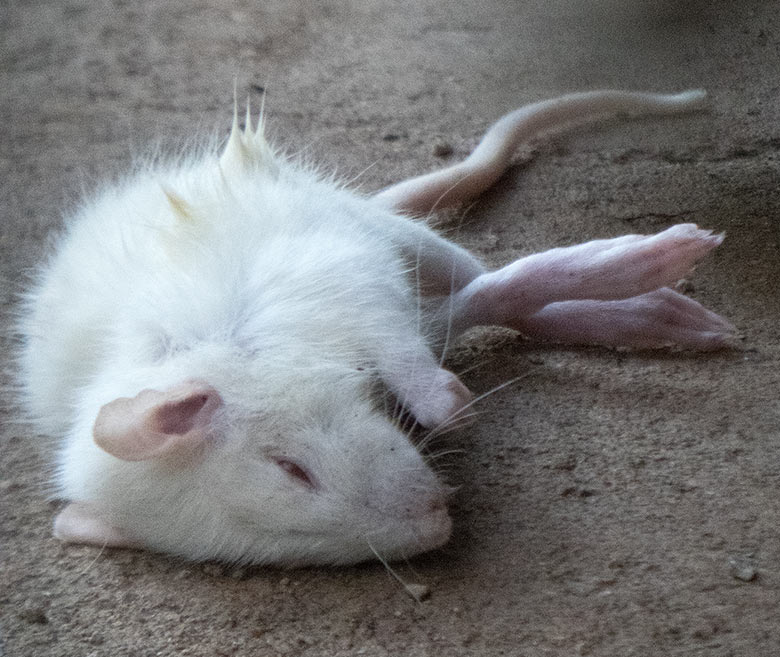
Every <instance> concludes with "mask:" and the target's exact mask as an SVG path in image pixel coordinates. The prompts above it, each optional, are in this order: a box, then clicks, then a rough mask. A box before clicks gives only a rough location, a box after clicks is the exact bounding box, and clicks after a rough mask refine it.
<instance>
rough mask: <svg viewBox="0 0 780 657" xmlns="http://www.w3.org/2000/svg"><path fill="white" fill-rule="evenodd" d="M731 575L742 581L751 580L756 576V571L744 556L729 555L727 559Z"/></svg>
mask: <svg viewBox="0 0 780 657" xmlns="http://www.w3.org/2000/svg"><path fill="white" fill-rule="evenodd" d="M729 570H730V571H731V575H732V576H733V577H735V578H736V579H738V580H740V581H742V582H752V581H753V580H754V579H756V577H758V571H757V570H756V567H755V566H754V565H753V564H752V563H751V561H750V560H749V559H747V558H745V557H731V558H730V559H729Z"/></svg>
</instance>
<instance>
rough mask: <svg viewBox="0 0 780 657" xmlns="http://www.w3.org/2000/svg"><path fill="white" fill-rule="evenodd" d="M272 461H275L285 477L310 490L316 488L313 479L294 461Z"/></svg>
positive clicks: (280, 459) (283, 459)
mask: <svg viewBox="0 0 780 657" xmlns="http://www.w3.org/2000/svg"><path fill="white" fill-rule="evenodd" d="M274 460H275V461H276V465H278V466H279V467H280V468H281V469H282V470H284V471H285V472H286V473H287V475H288V476H289V477H290V478H291V479H293V480H294V481H296V482H297V483H299V484H303V485H305V486H307V487H308V488H311V489H314V488H316V487H317V485H316V484H315V482H314V477H312V476H311V474H310V473H309V472H308V471H307V470H306V468H304V467H303V466H301V465H299V464H298V463H296V462H295V461H291V460H290V459H285V458H276V459H274Z"/></svg>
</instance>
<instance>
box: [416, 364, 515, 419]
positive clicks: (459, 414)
mask: <svg viewBox="0 0 780 657" xmlns="http://www.w3.org/2000/svg"><path fill="white" fill-rule="evenodd" d="M527 376H528V374H521V375H520V376H516V377H515V378H513V379H509V380H508V381H504V383H501V384H499V385H497V386H495V387H494V388H491V389H490V390H488V391H487V392H483V393H482V394H481V395H478V396H477V397H474V399H472V400H471V401H470V402H469V403H468V404H465V405H463V406H462V407H461V408H459V409H458V410H457V411H456V412H455V413H453V414H452V415H450V416H449V417H447V418H445V419H444V420H443V421H442V422H441V423H440V424H439V425H438V426H437V427H435V428H434V429H433V430H432V431H431V434H436V433H437V431H438V430H439V428H440V427H442V426H445V427H446V426H447V425H448V424H450V423H451V422H452V421H453V420H454V419H458V418H459V417H463V411H464V410H466V409H467V408H470V407H471V406H473V405H474V404H476V403H477V402H479V401H481V400H483V399H485V398H486V397H489V396H490V395H492V394H494V393H496V392H498V391H499V390H502V389H503V388H506V387H507V386H510V385H512V384H514V383H517V382H518V381H520V380H521V379H524V378H525V377H527Z"/></svg>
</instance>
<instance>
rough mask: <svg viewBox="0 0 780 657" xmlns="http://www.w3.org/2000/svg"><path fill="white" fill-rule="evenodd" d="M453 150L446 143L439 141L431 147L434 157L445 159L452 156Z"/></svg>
mask: <svg viewBox="0 0 780 657" xmlns="http://www.w3.org/2000/svg"><path fill="white" fill-rule="evenodd" d="M452 152H453V148H452V145H451V144H448V143H447V142H446V141H440V142H437V143H435V144H434V145H433V154H434V156H435V157H447V156H448V155H452Z"/></svg>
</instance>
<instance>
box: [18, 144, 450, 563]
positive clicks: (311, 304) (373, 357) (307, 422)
mask: <svg viewBox="0 0 780 657" xmlns="http://www.w3.org/2000/svg"><path fill="white" fill-rule="evenodd" d="M233 134H234V135H235V134H236V133H235V132H234V133H233ZM229 155H230V145H229V146H228V149H227V150H226V152H225V155H223V158H222V161H221V163H220V161H219V160H218V159H217V156H216V154H213V155H210V156H207V157H205V158H204V159H203V160H201V161H195V162H185V163H183V164H181V165H180V166H178V167H174V168H164V167H163V168H156V169H155V168H152V169H149V170H144V171H141V172H139V173H138V174H137V175H135V176H134V177H133V178H132V179H131V180H129V181H128V182H126V183H124V184H123V185H120V186H119V187H118V188H111V189H108V190H106V191H105V192H103V193H102V194H101V195H100V196H99V197H97V198H96V199H93V200H91V201H89V202H88V203H87V204H86V205H85V206H84V207H82V208H81V210H80V211H79V212H78V213H77V215H76V216H75V217H74V218H73V219H72V220H71V221H70V222H69V225H68V228H67V232H66V234H65V235H64V237H63V239H62V241H61V243H60V244H59V248H58V250H57V254H56V256H55V257H54V258H53V260H52V261H51V262H50V263H49V265H48V266H47V268H46V269H45V271H44V273H43V275H42V276H41V281H40V284H39V285H38V286H37V289H35V290H34V291H33V292H32V293H31V295H30V300H29V307H30V314H29V317H28V319H27V320H26V321H25V324H24V326H23V329H22V330H23V333H24V335H25V336H26V346H25V350H24V355H23V360H22V362H23V380H24V381H25V385H26V391H27V398H28V402H29V406H30V409H31V411H32V413H33V415H34V416H35V417H36V418H37V419H38V421H39V423H40V425H41V427H42V428H43V429H44V430H45V431H47V432H51V433H65V440H64V442H63V448H62V451H61V454H60V462H59V466H60V467H59V474H58V484H59V488H60V490H61V493H62V495H63V496H64V497H65V498H68V499H70V500H77V501H81V502H89V503H91V504H93V505H95V506H97V507H98V508H99V509H100V510H101V513H104V514H106V515H107V516H108V517H110V519H111V521H112V522H113V523H115V524H117V525H119V526H121V527H122V528H123V529H124V530H125V531H126V532H127V533H128V534H129V535H130V536H132V537H133V538H135V539H136V540H140V541H141V542H142V543H143V544H145V545H147V546H148V547H150V548H153V549H157V550H163V551H166V552H172V553H175V554H180V555H183V556H186V557H189V558H194V559H207V558H222V559H227V560H236V561H252V562H275V563H286V564H294V563H304V562H305V563H312V562H316V563H321V562H326V563H342V562H352V561H357V560H360V559H364V558H367V557H369V556H372V555H373V551H372V548H373V549H375V550H376V551H377V552H378V553H379V554H381V555H382V556H383V557H398V556H401V555H406V554H411V553H414V552H417V551H420V550H423V549H428V548H431V547H434V546H436V545H439V544H441V543H442V542H444V541H445V540H446V539H447V538H448V536H449V528H450V521H449V518H448V517H447V515H446V511H444V507H443V495H444V489H443V488H442V485H441V484H440V483H439V482H437V480H436V478H435V476H434V475H433V473H432V472H431V471H430V469H429V468H428V467H427V465H426V464H425V463H424V462H423V459H422V458H421V457H420V455H419V454H418V453H417V451H416V450H415V449H414V447H413V446H412V445H411V443H410V442H409V440H408V438H407V437H406V436H405V435H404V433H402V432H401V431H400V430H398V429H397V428H396V427H395V426H394V424H393V423H392V422H390V421H389V420H388V419H386V417H385V415H384V411H383V410H382V409H376V408H375V406H376V402H375V400H372V399H371V388H372V386H373V385H374V383H375V376H376V367H377V365H376V364H377V363H379V362H382V361H388V360H392V359H393V357H394V354H393V353H392V350H393V349H394V345H404V344H407V343H408V342H409V340H410V339H411V341H412V342H413V341H414V340H420V338H419V336H418V333H417V304H416V301H415V299H414V298H413V295H412V294H411V289H410V286H409V283H408V280H407V274H406V270H407V269H408V267H409V265H410V263H408V262H405V261H404V260H403V259H402V258H401V256H400V255H399V253H398V249H396V248H395V247H394V245H393V243H392V240H391V238H390V237H389V236H388V235H387V234H384V231H383V230H382V227H383V226H384V225H389V224H390V223H392V220H395V219H396V218H395V217H390V216H389V215H390V212H389V211H388V210H387V209H385V208H384V207H383V206H382V205H380V203H379V202H378V201H375V200H373V199H365V198H361V197H358V196H356V195H354V194H351V193H348V192H346V191H342V190H340V189H337V188H335V187H334V186H333V185H332V184H327V183H323V182H320V181H319V180H318V179H317V178H316V177H315V176H314V175H313V174H312V173H310V172H306V171H303V170H301V169H298V168H296V167H293V166H291V165H287V164H285V163H284V162H282V161H281V160H278V159H274V166H273V167H265V166H255V165H252V163H251V162H250V165H249V166H245V167H243V166H237V163H236V162H232V163H231V162H226V160H227V159H228V156H229ZM269 157H270V156H269ZM172 196H175V198H176V202H172V201H171V197H172ZM182 203H186V208H187V209H186V211H184V212H182ZM183 214H186V216H182V215H183ZM388 350H391V351H390V352H388ZM191 378H196V379H202V380H205V381H208V382H209V383H210V384H211V385H212V386H214V387H215V388H217V389H218V390H219V393H220V395H221V396H222V398H223V400H224V402H225V403H224V407H223V408H222V409H221V412H220V414H219V416H218V418H217V419H216V420H215V422H217V423H218V425H219V426H218V427H217V428H216V429H215V431H214V434H215V436H216V437H215V439H214V444H213V445H211V446H210V449H209V451H208V453H207V455H206V457H205V458H204V459H203V460H202V461H201V462H200V463H198V464H197V465H196V466H193V467H186V468H185V467H181V468H171V467H170V466H169V465H166V464H165V463H159V462H157V461H144V462H140V463H136V462H134V463H130V462H125V461H121V460H119V459H117V458H115V457H113V456H110V455H108V454H106V453H104V452H102V451H101V450H100V449H99V448H98V447H97V446H96V445H95V443H94V442H93V440H92V425H93V423H94V420H95V417H96V415H97V412H98V410H99V409H100V408H101V406H103V405H104V404H106V403H108V402H109V401H111V400H112V399H114V398H117V397H123V396H125V397H132V396H134V395H136V394H137V393H138V392H139V391H141V390H142V389H145V388H154V389H160V390H164V389H165V388H166V387H168V386H172V385H175V384H177V383H179V382H180V381H182V380H186V379H191ZM269 454H272V455H286V456H288V457H289V458H291V459H294V460H295V461H297V462H302V463H303V464H305V465H306V467H307V468H309V469H311V470H312V471H313V472H314V474H315V477H316V479H317V481H318V484H319V486H318V489H317V490H316V491H311V490H308V489H306V488H305V487H302V486H300V485H298V484H297V483H296V482H295V481H292V480H291V479H290V477H289V476H288V475H287V474H286V473H285V472H283V471H282V470H281V469H280V468H279V467H278V466H277V465H276V463H275V462H273V461H272V460H269V458H268V455H269ZM431 509H433V510H431Z"/></svg>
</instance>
